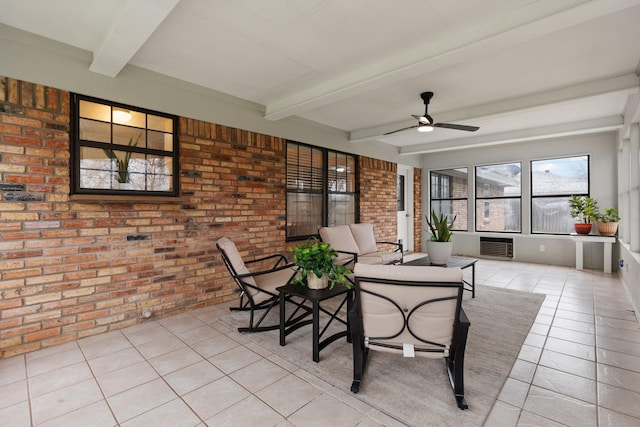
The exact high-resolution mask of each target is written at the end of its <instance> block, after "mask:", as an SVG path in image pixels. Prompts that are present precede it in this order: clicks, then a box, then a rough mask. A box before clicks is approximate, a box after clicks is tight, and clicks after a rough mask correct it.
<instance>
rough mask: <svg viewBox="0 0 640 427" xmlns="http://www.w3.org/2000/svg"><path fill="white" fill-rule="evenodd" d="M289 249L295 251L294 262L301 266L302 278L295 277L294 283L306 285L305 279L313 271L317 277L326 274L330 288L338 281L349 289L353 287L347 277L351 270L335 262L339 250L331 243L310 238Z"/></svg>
mask: <svg viewBox="0 0 640 427" xmlns="http://www.w3.org/2000/svg"><path fill="white" fill-rule="evenodd" d="M289 251H290V252H292V253H293V262H294V263H295V264H296V265H297V266H298V267H299V268H300V276H299V277H300V278H295V279H294V280H293V283H294V284H296V285H303V286H305V285H306V283H305V282H304V280H303V279H304V278H306V277H307V274H309V273H310V272H313V273H314V274H315V275H316V276H317V277H322V275H323V274H326V275H327V277H328V278H329V282H330V285H329V286H330V288H333V285H335V284H336V283H338V284H341V285H342V286H344V287H345V288H347V289H350V288H351V282H349V280H348V279H347V275H349V274H351V270H349V269H348V268H347V267H345V266H344V265H340V264H334V258H336V257H337V256H338V252H337V251H336V250H335V249H333V248H331V245H329V243H323V242H320V241H319V240H318V239H310V240H307V241H306V242H305V243H303V244H302V245H300V246H296V247H294V248H290V249H289Z"/></svg>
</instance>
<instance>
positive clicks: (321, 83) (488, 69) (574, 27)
mask: <svg viewBox="0 0 640 427" xmlns="http://www.w3.org/2000/svg"><path fill="white" fill-rule="evenodd" d="M0 10H1V11H2V12H1V13H0V23H2V24H5V25H8V26H11V27H15V28H17V29H20V30H23V31H27V32H31V33H34V34H37V35H39V36H42V37H46V38H50V39H52V40H55V41H58V42H62V43H65V44H68V45H71V46H74V47H76V48H80V49H83V50H87V51H90V52H92V53H93V62H92V63H91V65H90V67H89V69H90V70H91V71H93V72H96V73H100V74H104V75H108V76H110V77H114V78H116V77H117V75H118V74H119V72H120V71H121V70H122V69H123V68H124V67H125V66H126V65H127V64H131V65H135V66H137V67H141V68H144V69H148V70H151V71H154V72H157V73H161V74H164V75H167V76H170V77H173V78H176V79H180V80H184V81H186V82H190V83H194V84H197V85H200V86H204V87H206V88H210V89H213V90H215V91H219V92H223V93H226V94H228V95H232V96H234V97H237V98H241V99H244V100H248V101H251V102H253V103H257V104H260V105H263V106H264V111H265V118H266V119H268V120H274V121H277V120H281V119H283V118H287V117H291V116H299V117H303V118H305V119H308V120H312V121H315V122H318V123H321V124H323V125H327V126H331V127H333V128H336V129H340V130H342V131H346V132H348V133H349V135H350V140H351V141H352V142H353V143H354V144H366V143H367V141H371V140H377V141H381V142H383V143H386V144H390V145H392V146H396V147H398V148H397V149H398V150H399V151H400V152H401V153H405V154H414V153H421V152H432V151H442V150H448V149H457V148H464V147H468V146H472V145H487V144H496V143H509V142H517V141H521V140H525V139H529V140H530V139H536V138H547V137H550V136H557V135H566V134H584V133H590V132H601V131H603V130H612V129H616V128H618V127H620V126H621V125H622V117H621V114H622V112H623V109H624V107H625V103H626V101H627V97H628V96H629V94H631V93H636V92H638V75H637V69H638V60H639V55H640V50H639V49H638V45H639V42H640V0H600V1H585V0H538V1H536V0H447V1H442V0H397V1H389V0H297V1H292V0H268V1H265V0H110V1H105V0H47V1H43V0H0ZM424 91H433V92H435V96H434V98H433V100H432V101H431V104H430V105H429V113H430V115H431V116H433V117H434V119H435V121H436V122H448V123H459V124H470V125H477V126H480V130H479V131H478V132H474V133H470V132H463V131H455V130H449V129H443V128H436V129H435V130H434V131H433V132H430V133H427V134H424V133H418V132H416V131H415V129H411V130H407V131H404V132H399V133H395V134H393V135H389V136H383V134H384V133H386V132H390V131H393V130H396V129H399V128H403V127H407V126H412V125H414V124H416V123H417V122H416V120H415V119H413V118H412V117H411V115H412V114H416V115H417V114H422V113H424V104H423V103H422V100H421V99H420V97H419V95H420V93H421V92H424Z"/></svg>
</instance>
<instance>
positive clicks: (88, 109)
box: [80, 100, 111, 123]
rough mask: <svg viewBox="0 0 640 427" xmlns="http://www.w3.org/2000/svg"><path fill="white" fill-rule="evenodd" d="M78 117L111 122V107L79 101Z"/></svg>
mask: <svg viewBox="0 0 640 427" xmlns="http://www.w3.org/2000/svg"><path fill="white" fill-rule="evenodd" d="M80 117H84V118H88V119H94V120H100V121H103V122H107V123H110V122H111V107H110V106H109V105H105V104H98V103H96V102H91V101H85V100H82V101H80Z"/></svg>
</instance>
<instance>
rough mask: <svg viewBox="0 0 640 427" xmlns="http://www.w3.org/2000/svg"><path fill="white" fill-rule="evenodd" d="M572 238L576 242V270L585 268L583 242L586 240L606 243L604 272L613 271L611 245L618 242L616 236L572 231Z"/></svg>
mask: <svg viewBox="0 0 640 427" xmlns="http://www.w3.org/2000/svg"><path fill="white" fill-rule="evenodd" d="M571 238H572V239H573V240H574V241H575V242H576V270H582V269H583V268H584V259H583V256H582V244H583V243H584V242H601V243H604V272H605V273H611V247H612V245H613V243H615V242H616V236H592V235H589V234H586V235H585V234H577V233H571Z"/></svg>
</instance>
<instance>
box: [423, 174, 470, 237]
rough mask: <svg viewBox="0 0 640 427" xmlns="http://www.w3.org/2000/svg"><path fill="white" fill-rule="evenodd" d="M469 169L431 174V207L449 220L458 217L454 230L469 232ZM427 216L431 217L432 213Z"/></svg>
mask: <svg viewBox="0 0 640 427" xmlns="http://www.w3.org/2000/svg"><path fill="white" fill-rule="evenodd" d="M468 180H469V178H468V173H467V168H456V169H443V170H435V171H431V173H430V181H431V182H430V193H429V196H430V205H431V209H432V210H434V211H435V212H436V214H438V215H440V214H441V213H444V214H446V215H447V216H448V217H449V219H453V217H454V216H456V220H455V222H454V223H453V230H457V231H467V229H468V225H467V200H468V191H469V185H468ZM427 215H429V216H430V215H431V213H430V211H429V212H428V213H427Z"/></svg>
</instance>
